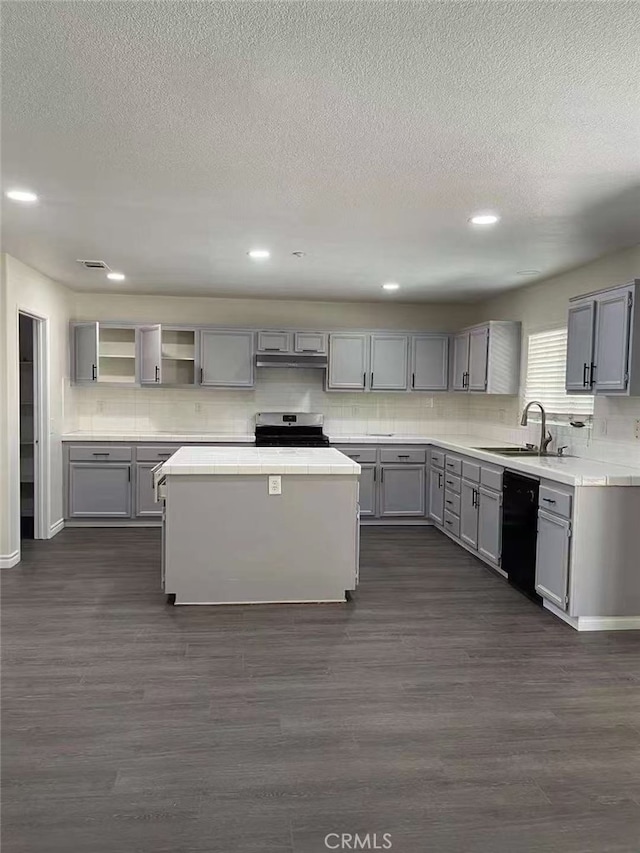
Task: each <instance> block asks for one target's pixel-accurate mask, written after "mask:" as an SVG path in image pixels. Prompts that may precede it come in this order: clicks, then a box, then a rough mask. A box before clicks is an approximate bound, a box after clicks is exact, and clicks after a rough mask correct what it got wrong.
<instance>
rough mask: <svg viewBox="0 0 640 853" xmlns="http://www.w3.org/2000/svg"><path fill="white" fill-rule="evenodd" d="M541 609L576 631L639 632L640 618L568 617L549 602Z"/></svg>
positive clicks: (545, 602)
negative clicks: (549, 612)
mask: <svg viewBox="0 0 640 853" xmlns="http://www.w3.org/2000/svg"><path fill="white" fill-rule="evenodd" d="M543 607H544V608H545V609H546V610H549V611H551V613H553V615H554V616H557V617H558V618H559V619H562V621H563V622H566V623H567V625H571V627H572V628H574V629H575V630H576V631H640V616H569V615H568V614H567V613H565V612H564V610H560V608H559V607H556V606H555V604H551V602H550V601H544V602H543Z"/></svg>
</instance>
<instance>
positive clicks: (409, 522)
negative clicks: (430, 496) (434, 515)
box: [360, 515, 433, 527]
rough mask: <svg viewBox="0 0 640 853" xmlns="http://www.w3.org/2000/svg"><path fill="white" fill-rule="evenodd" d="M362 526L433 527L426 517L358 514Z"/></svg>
mask: <svg viewBox="0 0 640 853" xmlns="http://www.w3.org/2000/svg"><path fill="white" fill-rule="evenodd" d="M360 525H361V526H362V527H433V522H432V521H431V520H430V519H428V518H408V517H407V518H369V517H368V516H366V515H365V516H360Z"/></svg>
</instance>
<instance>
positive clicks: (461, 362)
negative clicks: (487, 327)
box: [453, 332, 469, 391]
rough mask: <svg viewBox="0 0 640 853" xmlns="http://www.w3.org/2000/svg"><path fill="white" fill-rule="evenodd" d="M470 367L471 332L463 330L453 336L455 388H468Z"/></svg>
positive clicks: (458, 389) (460, 389) (457, 389)
mask: <svg viewBox="0 0 640 853" xmlns="http://www.w3.org/2000/svg"><path fill="white" fill-rule="evenodd" d="M468 368H469V332H461V333H460V334H459V335H455V336H454V338H453V390H454V391H466V390H467V370H468Z"/></svg>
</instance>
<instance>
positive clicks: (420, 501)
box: [380, 465, 425, 517]
mask: <svg viewBox="0 0 640 853" xmlns="http://www.w3.org/2000/svg"><path fill="white" fill-rule="evenodd" d="M424 470H425V469H424V465H382V466H381V467H380V515H381V516H382V517H389V516H397V515H424V513H425V505H424V504H425V487H424Z"/></svg>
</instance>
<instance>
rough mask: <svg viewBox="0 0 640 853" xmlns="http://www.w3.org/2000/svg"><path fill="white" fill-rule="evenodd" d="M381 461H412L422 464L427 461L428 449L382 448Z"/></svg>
mask: <svg viewBox="0 0 640 853" xmlns="http://www.w3.org/2000/svg"><path fill="white" fill-rule="evenodd" d="M380 461H381V462H412V463H413V464H414V465H415V464H418V465H419V464H420V463H422V462H426V461H427V451H426V450H381V451H380Z"/></svg>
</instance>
